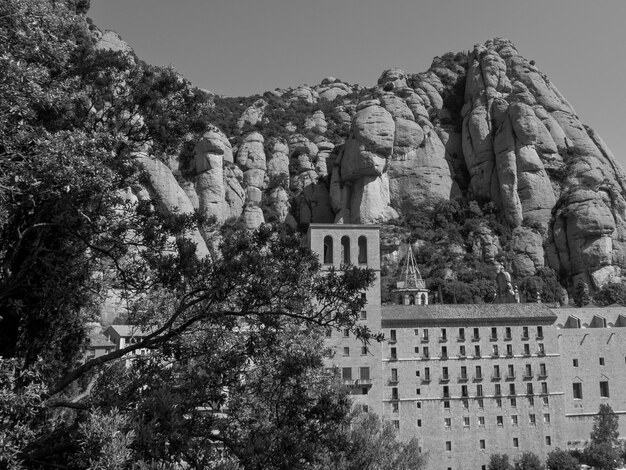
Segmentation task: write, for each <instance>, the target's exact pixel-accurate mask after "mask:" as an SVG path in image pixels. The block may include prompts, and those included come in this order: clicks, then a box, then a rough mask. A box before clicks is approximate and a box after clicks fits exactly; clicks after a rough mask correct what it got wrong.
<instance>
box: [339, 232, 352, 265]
mask: <svg viewBox="0 0 626 470" xmlns="http://www.w3.org/2000/svg"><path fill="white" fill-rule="evenodd" d="M341 262H342V263H343V264H350V238H349V237H345V236H344V237H341Z"/></svg>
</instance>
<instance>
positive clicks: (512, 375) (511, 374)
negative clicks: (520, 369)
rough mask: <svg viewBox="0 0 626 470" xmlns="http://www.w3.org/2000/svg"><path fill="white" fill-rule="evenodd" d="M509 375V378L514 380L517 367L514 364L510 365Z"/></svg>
mask: <svg viewBox="0 0 626 470" xmlns="http://www.w3.org/2000/svg"><path fill="white" fill-rule="evenodd" d="M508 371H509V372H508V375H507V378H509V379H514V378H515V366H514V365H513V364H509V366H508Z"/></svg>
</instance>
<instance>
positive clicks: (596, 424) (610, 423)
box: [582, 403, 621, 470]
mask: <svg viewBox="0 0 626 470" xmlns="http://www.w3.org/2000/svg"><path fill="white" fill-rule="evenodd" d="M590 437H591V442H590V443H589V444H588V445H587V447H585V449H584V451H583V458H582V460H583V461H584V462H585V463H586V464H588V465H591V466H593V467H595V468H597V469H600V470H614V469H615V468H617V467H618V466H619V459H620V453H621V445H620V443H619V441H618V437H619V421H618V418H617V415H616V414H615V412H614V411H613V409H612V408H611V406H610V405H608V404H604V403H603V404H601V405H600V409H599V410H598V414H597V415H596V416H595V417H594V419H593V429H592V430H591V436H590Z"/></svg>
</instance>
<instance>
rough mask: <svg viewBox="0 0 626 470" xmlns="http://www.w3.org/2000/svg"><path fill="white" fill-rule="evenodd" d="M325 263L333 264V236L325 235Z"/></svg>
mask: <svg viewBox="0 0 626 470" xmlns="http://www.w3.org/2000/svg"><path fill="white" fill-rule="evenodd" d="M324 264H333V237H331V236H330V235H326V236H325V237H324Z"/></svg>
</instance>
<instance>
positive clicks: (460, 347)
mask: <svg viewBox="0 0 626 470" xmlns="http://www.w3.org/2000/svg"><path fill="white" fill-rule="evenodd" d="M459 356H461V357H465V346H459Z"/></svg>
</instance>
